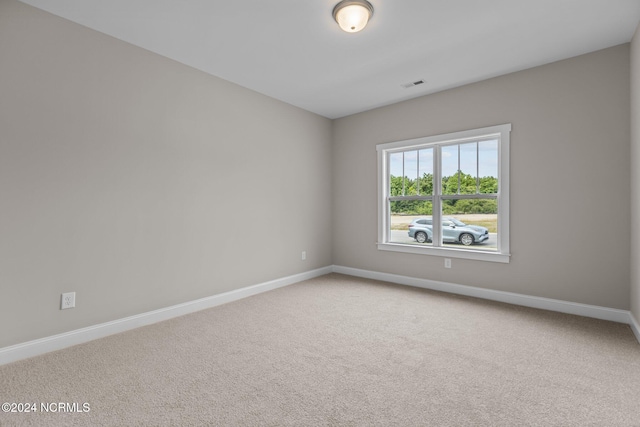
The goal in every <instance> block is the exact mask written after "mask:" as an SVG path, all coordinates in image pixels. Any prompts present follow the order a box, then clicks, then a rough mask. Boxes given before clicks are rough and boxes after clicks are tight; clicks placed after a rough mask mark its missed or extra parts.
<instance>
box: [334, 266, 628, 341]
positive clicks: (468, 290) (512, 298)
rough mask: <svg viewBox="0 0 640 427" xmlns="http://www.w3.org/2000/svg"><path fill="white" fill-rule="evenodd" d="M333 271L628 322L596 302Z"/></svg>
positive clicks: (344, 269) (625, 314) (623, 315)
mask: <svg viewBox="0 0 640 427" xmlns="http://www.w3.org/2000/svg"><path fill="white" fill-rule="evenodd" d="M333 271H334V273H341V274H347V275H349V276H356V277H364V278H367V279H374V280H381V281H384V282H391V283H397V284H400V285H407V286H414V287H417V288H424V289H432V290H435V291H442V292H448V293H452V294H458V295H466V296H470V297H475V298H482V299H487V300H491V301H499V302H504V303H508V304H514V305H521V306H525V307H532V308H539V309H542V310H550V311H557V312H560V313H567V314H575V315H578V316H584V317H592V318H595V319H602V320H609V321H612V322H618V323H626V324H630V325H632V329H633V327H634V326H633V324H632V323H631V322H632V316H631V313H630V312H629V311H626V310H618V309H615V308H608V307H600V306H596V305H588V304H580V303H575V302H569V301H562V300H556V299H551V298H542V297H535V296H529V295H523V294H516V293H513V292H504V291H495V290H492V289H483V288H476V287H473V286H466V285H458V284H455V283H447V282H438V281H435V280H428V279H418V278H415V277H408V276H400V275H397V274H389V273H379V272H376V271H370V270H360V269H357V268H351V267H342V266H339V265H334V266H333ZM635 327H636V330H635V331H634V332H635V333H636V338H638V341H640V336H639V335H640V334H638V332H637V331H640V328H638V324H637V323H636V324H635Z"/></svg>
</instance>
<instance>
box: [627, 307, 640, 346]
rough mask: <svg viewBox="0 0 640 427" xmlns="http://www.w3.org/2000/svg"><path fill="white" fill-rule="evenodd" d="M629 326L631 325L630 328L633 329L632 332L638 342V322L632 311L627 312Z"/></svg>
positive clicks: (639, 327) (639, 340) (639, 325)
mask: <svg viewBox="0 0 640 427" xmlns="http://www.w3.org/2000/svg"><path fill="white" fill-rule="evenodd" d="M629 319H630V322H629V326H631V330H632V331H633V334H634V335H635V336H636V339H637V340H638V342H639V343H640V323H638V320H637V319H636V318H635V317H633V314H632V313H629Z"/></svg>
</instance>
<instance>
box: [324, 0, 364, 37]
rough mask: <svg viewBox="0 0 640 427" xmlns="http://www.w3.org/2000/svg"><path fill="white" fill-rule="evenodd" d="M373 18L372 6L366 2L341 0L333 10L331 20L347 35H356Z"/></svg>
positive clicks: (362, 0)
mask: <svg viewBox="0 0 640 427" xmlns="http://www.w3.org/2000/svg"><path fill="white" fill-rule="evenodd" d="M372 16H373V6H372V5H371V3H369V2H368V1H367V0H342V1H341V2H340V3H338V4H337V5H336V6H335V7H334V8H333V19H335V20H336V22H337V23H338V25H340V28H342V29H343V30H344V31H346V32H347V33H357V32H358V31H360V30H362V29H363V28H364V27H366V26H367V23H368V22H369V19H371V17H372Z"/></svg>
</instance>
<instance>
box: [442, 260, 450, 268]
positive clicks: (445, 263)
mask: <svg viewBox="0 0 640 427" xmlns="http://www.w3.org/2000/svg"><path fill="white" fill-rule="evenodd" d="M444 268H451V258H445V259H444Z"/></svg>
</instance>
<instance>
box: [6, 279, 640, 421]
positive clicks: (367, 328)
mask: <svg viewBox="0 0 640 427" xmlns="http://www.w3.org/2000/svg"><path fill="white" fill-rule="evenodd" d="M2 402H17V403H28V402H30V403H36V405H37V409H38V412H37V413H22V414H17V413H2V412H0V425H2V426H14V425H38V426H58V425H65V426H67V425H81V426H88V425H91V426H137V425H140V426H197V425H213V426H254V425H255V426H280V425H283V426H317V425H320V426H516V425H527V426H587V425H590V426H640V345H639V344H638V342H637V341H636V340H635V337H634V336H633V333H632V332H631V330H630V328H629V327H628V326H627V325H622V324H616V323H611V322H606V321H600V320H594V319H588V318H583V317H577V316H571V315H564V314H558V313H552V312H546V311H540V310H534V309H528V308H523V307H517V306H511V305H506V304H500V303H494V302H488V301H482V300H477V299H473V298H467V297H460V296H455V295H449V294H443V293H438V292H432V291H426V290H422V289H415V288H410V287H403V286H396V285H390V284H386V283H381V282H376V281H371V280H364V279H358V278H353V277H349V276H342V275H338V274H331V275H327V276H323V277H320V278H317V279H313V280H310V281H307V282H303V283H299V284H296V285H292V286H288V287H285V288H281V289H278V290H275V291H271V292H267V293H264V294H260V295H257V296H254V297H251V298H247V299H244V300H241V301H236V302H233V303H229V304H226V305H223V306H219V307H215V308H213V309H209V310H204V311H201V312H198V313H195V314H191V315H188V316H184V317H180V318H176V319H173V320H170V321H166V322H162V323H158V324H155V325H151V326H147V327H144V328H140V329H136V330H133V331H129V332H125V333H122V334H118V335H114V336H110V337H107V338H103V339H100V340H96V341H93V342H90V343H87V344H83V345H79V346H76V347H72V348H68V349H65V350H61V351H58V352H54V353H49V354H46V355H43V356H40V357H35V358H32V359H29V360H24V361H20V362H16V363H13V364H9V365H5V366H0V403H2ZM59 402H62V403H69V404H70V405H68V407H66V406H65V407H63V408H62V409H63V410H62V411H60V410H59V407H58V406H57V404H58V403H59ZM42 403H44V404H45V406H47V407H49V408H50V409H51V408H52V406H53V409H55V410H56V411H57V412H49V413H43V412H42V410H41V406H40V405H41V404H42ZM52 403H53V404H54V405H51V404H52ZM85 403H86V404H87V405H88V406H83V404H85ZM74 404H76V405H75V406H74ZM83 409H89V410H88V412H82V411H83ZM66 410H72V411H78V412H72V413H66V412H64V411H66Z"/></svg>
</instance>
